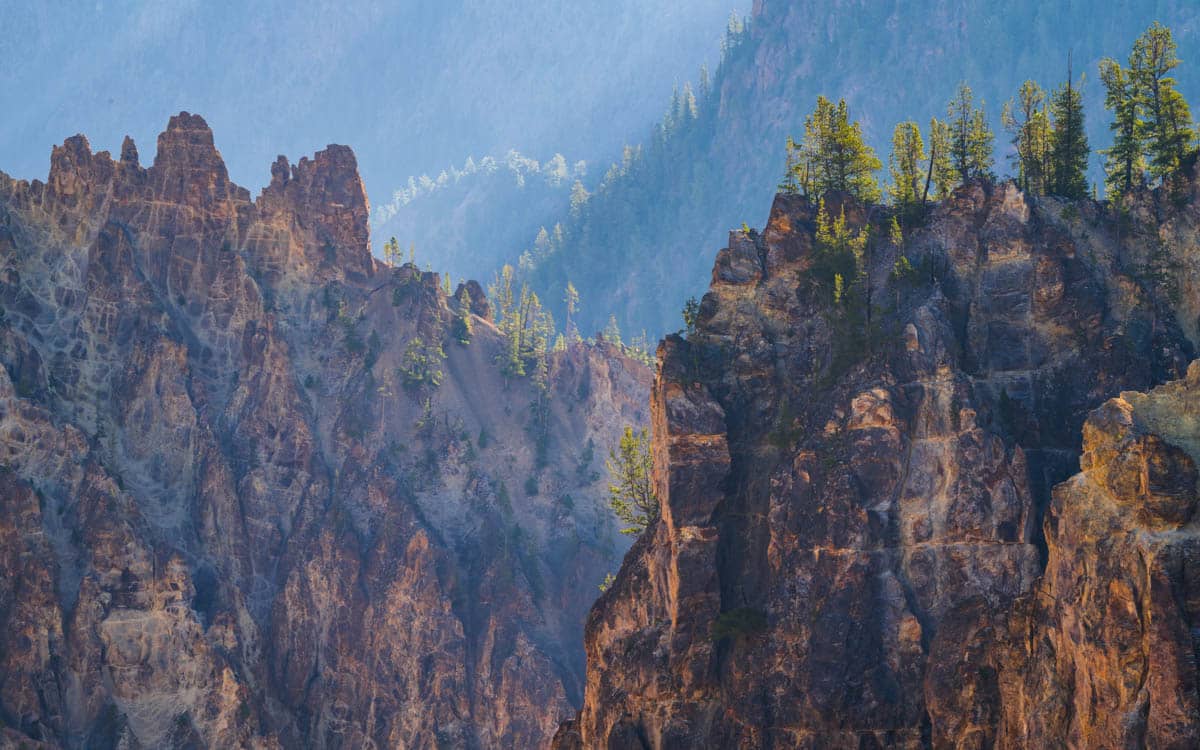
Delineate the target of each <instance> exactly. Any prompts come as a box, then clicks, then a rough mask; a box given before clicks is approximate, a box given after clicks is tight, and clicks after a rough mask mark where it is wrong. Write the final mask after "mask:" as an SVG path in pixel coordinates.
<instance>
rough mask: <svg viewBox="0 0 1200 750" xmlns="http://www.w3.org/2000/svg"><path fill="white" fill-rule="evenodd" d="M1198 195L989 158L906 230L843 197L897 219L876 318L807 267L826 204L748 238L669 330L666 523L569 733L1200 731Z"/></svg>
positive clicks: (651, 541) (870, 217)
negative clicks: (682, 323) (1118, 204)
mask: <svg viewBox="0 0 1200 750" xmlns="http://www.w3.org/2000/svg"><path fill="white" fill-rule="evenodd" d="M1185 192H1186V195H1184V196H1181V197H1176V198H1173V197H1170V196H1168V195H1166V194H1165V193H1163V194H1160V193H1157V192H1156V193H1143V194H1141V195H1138V196H1136V197H1135V198H1134V199H1133V201H1132V202H1131V204H1130V205H1129V206H1128V207H1127V208H1128V210H1127V211H1126V212H1124V214H1123V215H1122V214H1121V213H1118V212H1116V211H1115V210H1113V209H1112V208H1111V207H1108V206H1106V205H1101V204H1096V203H1091V202H1086V201H1084V202H1079V203H1073V204H1072V203H1064V202H1061V201H1057V200H1054V199H1036V198H1031V197H1029V196H1026V195H1023V194H1022V193H1021V192H1020V191H1018V190H1017V189H1016V188H1015V187H1013V186H1012V185H1010V184H1001V185H993V184H988V183H972V184H968V185H966V186H964V187H962V188H961V189H959V190H958V191H957V192H956V194H955V195H954V197H953V198H952V199H951V200H948V201H946V202H945V203H943V204H941V205H938V206H936V207H934V208H933V210H932V212H931V214H930V216H929V217H928V219H927V220H926V221H925V222H924V224H923V226H921V227H919V228H914V229H911V230H910V231H909V232H908V233H907V236H906V237H905V239H904V241H903V244H902V245H901V246H899V247H897V246H895V245H894V244H892V242H890V241H889V240H887V239H886V238H888V236H889V234H888V231H887V230H888V225H887V222H888V221H889V217H888V216H887V214H886V212H885V211H883V210H878V209H870V210H865V209H864V208H863V207H861V206H858V205H856V204H854V203H853V202H852V201H850V200H843V199H840V198H839V197H838V196H829V197H828V199H827V201H828V206H829V209H830V210H831V213H832V214H833V215H835V216H836V215H837V213H838V212H839V210H840V209H841V208H842V207H843V206H844V208H845V211H846V216H847V219H848V221H849V224H850V225H851V226H852V227H854V228H862V227H865V226H866V225H868V224H870V225H872V230H873V231H872V236H873V237H874V238H875V239H874V240H873V241H872V242H871V244H870V245H869V247H868V252H867V254H866V259H867V260H866V269H867V271H866V273H867V279H868V280H869V284H870V287H871V289H872V299H873V300H874V308H873V310H872V324H871V328H870V330H869V333H865V332H864V329H865V325H866V324H865V320H864V319H863V316H861V315H859V316H857V317H856V316H855V315H853V314H851V312H849V311H847V310H846V308H845V307H842V308H840V309H839V308H837V307H836V306H835V304H834V303H833V300H832V294H831V292H830V290H829V289H822V288H814V286H813V285H812V284H811V283H809V281H808V279H809V278H810V277H809V276H808V274H807V271H808V269H809V268H810V266H811V264H812V261H813V257H814V242H815V240H814V234H815V221H816V213H817V211H816V207H815V206H813V205H811V204H809V203H808V202H806V201H805V200H804V199H802V198H798V197H791V196H784V195H781V196H778V197H777V198H776V200H775V204H774V207H773V209H772V212H771V218H770V221H769V223H768V225H767V227H766V229H765V231H764V232H763V233H762V234H761V235H760V234H758V233H750V234H745V233H743V232H734V233H731V235H730V241H729V246H728V247H727V248H725V249H723V250H721V251H720V253H719V254H718V256H717V259H716V263H715V266H714V269H713V275H712V285H711V287H710V289H709V292H708V293H707V294H706V295H705V296H704V299H703V301H702V303H701V312H700V319H699V322H698V325H697V327H696V330H695V332H693V333H691V334H690V335H688V336H687V337H686V338H683V337H680V336H669V337H668V338H667V339H666V340H665V341H664V342H663V343H662V345H661V346H660V349H659V356H660V367H659V372H658V376H657V378H656V381H655V384H654V389H653V395H652V403H651V411H652V417H651V421H652V425H653V431H654V438H653V439H654V446H655V450H656V466H655V469H656V472H655V481H656V485H657V487H658V493H659V498H660V501H661V509H662V514H661V519H660V520H659V521H658V522H657V523H656V524H655V525H654V526H652V527H651V528H650V529H649V530H647V532H646V533H645V534H644V535H643V537H642V538H641V539H640V540H639V541H638V542H637V543H636V544H635V545H634V547H633V549H632V550H631V551H630V553H629V554H628V555H627V557H626V559H625V562H624V564H623V566H622V568H621V571H620V573H619V574H618V575H617V577H616V580H615V582H614V583H613V585H612V586H611V588H610V589H609V590H608V591H607V592H606V593H605V594H604V595H602V596H601V598H600V599H599V600H598V602H597V603H596V605H595V606H594V608H593V610H592V612H591V615H590V616H589V619H588V624H587V629H586V649H587V656H588V671H587V687H586V693H585V698H584V707H583V709H582V711H581V712H580V714H579V716H578V717H577V718H576V719H575V720H573V721H571V722H567V723H565V724H564V725H563V726H562V727H561V728H560V730H559V733H558V735H557V736H556V741H555V746H556V747H558V748H580V747H586V748H602V747H603V748H610V749H614V750H615V749H616V748H655V749H656V750H661V749H663V748H698V747H706V748H709V747H711V748H785V747H786V748H795V747H800V748H882V747H903V748H926V747H935V748H984V747H1006V748H1018V747H1113V748H1126V747H1172V748H1185V747H1195V746H1197V743H1200V700H1198V698H1197V691H1198V689H1200V682H1198V680H1197V668H1196V663H1197V653H1198V640H1197V637H1196V633H1197V632H1200V630H1198V629H1197V628H1200V534H1197V530H1198V527H1197V521H1196V520H1195V517H1194V509H1195V505H1196V500H1197V487H1196V477H1197V474H1196V467H1195V455H1196V451H1197V446H1200V441H1198V440H1197V437H1198V436H1197V422H1196V418H1195V412H1196V411H1197V409H1198V408H1200V406H1198V405H1200V390H1197V389H1198V388H1200V385H1198V384H1200V369H1197V367H1200V366H1195V367H1193V368H1192V370H1191V371H1190V372H1188V369H1187V368H1188V363H1189V362H1190V361H1191V360H1192V358H1193V357H1194V356H1195V354H1196V343H1197V341H1196V321H1197V312H1198V308H1200V296H1197V295H1196V293H1195V289H1196V285H1197V282H1198V281H1200V276H1198V275H1197V268H1196V263H1197V260H1196V259H1197V257H1200V256H1198V255H1197V253H1196V248H1197V246H1198V244H1200V243H1198V240H1200V232H1198V231H1197V226H1198V224H1200V222H1198V220H1200V211H1198V209H1197V208H1196V205H1197V199H1198V198H1200V188H1198V187H1197V183H1196V181H1195V180H1191V181H1189V183H1188V185H1187V189H1186V191H1185ZM901 255H904V256H905V257H906V258H907V259H908V260H909V261H910V262H911V265H912V267H913V268H914V269H915V270H914V271H913V272H911V273H908V274H903V273H901V274H896V273H894V272H893V271H894V268H895V262H896V261H897V260H898V258H899V257H900V256H901ZM1185 372H1188V374H1187V375H1186V377H1185ZM1168 381H1173V382H1171V383H1170V384H1169V385H1163V386H1161V387H1159V388H1157V389H1156V390H1153V391H1150V392H1149V393H1148V394H1146V395H1143V394H1142V393H1138V392H1139V391H1141V392H1144V391H1149V389H1151V388H1153V387H1154V386H1156V385H1159V384H1162V383H1166V382H1168ZM1123 392H1128V393H1125V395H1122V393H1123ZM1110 399H1112V400H1110ZM1089 414H1090V415H1091V416H1090V417H1089ZM1080 469H1082V473H1079V474H1075V473H1076V472H1079V471H1080ZM1073 474H1075V476H1074V478H1072V475H1073Z"/></svg>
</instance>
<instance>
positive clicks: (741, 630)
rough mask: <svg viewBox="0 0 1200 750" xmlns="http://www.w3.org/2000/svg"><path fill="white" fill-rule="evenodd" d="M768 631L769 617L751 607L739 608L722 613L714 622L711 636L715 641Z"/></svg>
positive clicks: (710, 632)
mask: <svg viewBox="0 0 1200 750" xmlns="http://www.w3.org/2000/svg"><path fill="white" fill-rule="evenodd" d="M766 629H767V616H766V615H765V614H764V613H762V612H761V611H759V610H757V609H752V608H751V607H738V608H737V609H731V610H729V611H728V612H722V613H721V614H720V615H718V616H717V619H715V620H713V624H712V629H711V630H710V631H709V634H710V635H711V636H712V639H713V640H714V641H719V640H722V639H725V638H734V639H736V638H741V637H743V636H751V635H755V634H757V633H761V632H763V631H764V630H766Z"/></svg>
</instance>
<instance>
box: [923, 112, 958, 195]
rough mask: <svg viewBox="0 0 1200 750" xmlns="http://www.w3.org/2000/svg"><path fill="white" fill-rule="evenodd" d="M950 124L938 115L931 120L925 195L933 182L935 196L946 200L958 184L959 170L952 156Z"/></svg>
mask: <svg viewBox="0 0 1200 750" xmlns="http://www.w3.org/2000/svg"><path fill="white" fill-rule="evenodd" d="M951 141H952V138H951V133H950V126H949V125H948V124H946V123H944V122H942V121H941V120H939V119H937V118H936V117H934V118H932V119H931V120H930V121H929V171H928V173H927V174H926V185H925V195H927V194H928V192H929V185H930V183H932V185H933V188H934V196H935V197H936V198H937V199H938V200H945V199H946V198H949V197H950V193H951V192H953V191H954V188H955V187H957V186H958V171H957V170H956V169H955V168H954V162H953V161H952V160H951V158H950V148H951Z"/></svg>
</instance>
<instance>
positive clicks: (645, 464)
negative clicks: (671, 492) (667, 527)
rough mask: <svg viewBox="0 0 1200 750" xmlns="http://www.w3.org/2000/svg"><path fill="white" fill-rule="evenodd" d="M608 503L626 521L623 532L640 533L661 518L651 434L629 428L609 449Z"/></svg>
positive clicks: (607, 463)
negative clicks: (655, 485) (613, 447)
mask: <svg viewBox="0 0 1200 750" xmlns="http://www.w3.org/2000/svg"><path fill="white" fill-rule="evenodd" d="M605 465H606V466H607V467H608V475H609V485H608V504H609V506H610V507H611V508H612V509H613V513H615V514H616V515H617V518H619V519H620V520H621V521H622V522H623V523H624V524H625V528H623V529H621V533H622V534H640V533H642V531H644V530H645V528H646V527H647V526H649V525H650V523H651V522H653V521H654V519H656V518H658V497H657V496H656V495H655V493H654V477H653V472H654V457H653V454H652V453H651V450H650V435H649V434H648V433H647V432H646V430H645V429H643V430H642V431H641V432H634V431H633V428H632V427H628V426H627V427H626V428H625V434H624V435H622V436H621V442H620V444H619V445H618V446H617V447H616V448H615V449H610V450H609V452H608V460H607V461H606V462H605Z"/></svg>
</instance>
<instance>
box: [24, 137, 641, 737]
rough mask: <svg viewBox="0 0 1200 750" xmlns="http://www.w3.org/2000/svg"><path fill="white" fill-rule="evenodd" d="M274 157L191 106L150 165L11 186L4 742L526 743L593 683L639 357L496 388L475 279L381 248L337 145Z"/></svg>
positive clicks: (82, 163)
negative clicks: (449, 282)
mask: <svg viewBox="0 0 1200 750" xmlns="http://www.w3.org/2000/svg"><path fill="white" fill-rule="evenodd" d="M271 175H272V180H271V183H270V185H269V186H268V187H267V188H266V189H265V190H263V192H262V194H261V195H260V196H259V197H258V198H257V199H255V200H252V199H251V197H250V195H249V194H248V192H247V191H246V190H244V189H242V188H240V187H238V186H237V185H234V184H233V183H231V182H230V181H229V179H228V175H227V173H226V170H225V167H224V164H223V162H222V160H221V157H220V154H219V153H218V152H217V150H216V148H215V146H214V141H213V134H212V133H211V131H210V130H209V129H208V126H207V125H206V124H205V122H204V120H203V119H201V118H200V117H198V116H195V115H190V114H187V113H182V114H180V115H178V116H176V117H172V118H171V121H170V123H169V125H168V127H167V130H166V132H164V133H163V134H162V135H161V136H160V137H159V141H158V149H157V154H156V155H155V157H154V161H153V164H152V165H151V166H150V167H148V168H143V167H142V166H141V165H140V163H139V156H138V151H137V148H136V147H135V146H134V144H133V143H132V141H128V140H127V141H126V143H125V144H124V146H123V148H122V150H121V155H120V158H119V159H117V160H114V159H112V158H111V157H110V156H109V155H108V154H107V153H104V152H101V153H92V152H91V150H90V148H89V146H88V143H87V141H86V139H84V138H83V137H82V136H76V137H74V138H71V139H68V140H67V141H66V142H65V143H64V144H63V145H62V146H59V147H57V148H55V149H54V152H53V154H52V156H51V169H50V175H49V178H48V179H47V181H46V182H45V183H42V182H40V181H34V182H32V183H25V182H20V181H15V180H11V179H9V178H8V177H6V176H4V175H2V174H0V361H2V362H3V365H4V367H3V368H0V540H2V543H0V720H2V722H3V723H2V725H0V727H2V728H0V746H4V747H8V746H13V747H19V746H21V745H22V743H25V744H28V745H34V744H36V743H38V742H41V743H44V745H45V746H48V747H58V746H63V747H147V748H149V747H300V746H305V747H331V748H332V747H347V748H357V747H364V746H376V747H413V748H419V747H448V746H449V747H499V746H511V747H533V746H538V745H541V744H545V743H547V742H548V741H549V738H550V737H551V735H552V734H553V732H554V731H555V729H556V727H557V726H558V723H559V722H560V721H561V720H562V719H563V718H565V717H567V716H569V715H570V714H571V713H572V711H573V710H574V708H575V707H576V706H578V705H579V702H580V700H581V697H582V690H583V688H582V681H583V670H584V658H583V653H582V647H581V643H582V637H581V635H582V626H583V620H584V617H585V614H586V611H587V608H588V606H589V605H590V604H591V602H592V600H593V599H594V597H595V594H596V593H597V588H596V587H597V584H598V583H599V582H600V581H601V580H603V578H604V576H605V574H606V573H608V572H611V571H614V570H615V569H616V568H617V565H618V564H619V561H620V559H621V555H622V553H623V552H624V550H625V548H626V546H627V543H626V544H623V543H622V540H621V537H620V535H619V534H618V533H617V530H616V528H615V526H614V524H613V522H612V520H611V519H610V517H609V514H608V512H607V510H606V508H605V505H604V492H605V486H604V482H603V481H602V479H601V475H602V473H603V456H604V453H605V450H606V448H607V446H608V445H610V444H611V443H613V442H614V440H615V439H616V437H617V436H618V435H619V434H620V431H621V429H622V428H623V426H624V425H625V424H639V423H645V422H646V421H647V420H648V408H647V404H646V393H647V392H648V390H649V387H650V384H651V373H650V372H649V370H648V369H647V368H645V367H644V366H643V365H641V364H639V363H637V362H635V361H633V360H631V359H629V358H627V357H625V356H623V355H622V354H621V353H620V352H619V351H618V350H617V349H616V348H614V347H611V346H608V345H604V344H600V345H583V344H578V345H572V346H569V347H568V348H567V349H566V350H565V351H561V352H556V353H553V354H552V356H551V360H550V367H549V378H548V380H547V383H548V384H547V387H546V390H545V392H544V393H543V392H540V391H538V390H537V389H536V388H535V386H534V385H533V383H532V382H531V381H530V379H528V378H506V377H504V376H503V374H502V372H501V369H500V368H499V366H498V365H497V364H496V362H497V359H498V357H500V356H501V354H502V353H503V352H504V351H506V348H505V341H504V339H503V337H502V336H501V335H500V333H499V332H498V331H497V329H496V328H495V327H494V326H493V324H492V323H491V312H490V308H489V306H488V303H487V300H486V298H485V297H484V296H483V293H482V289H481V288H480V287H479V285H478V284H476V283H474V282H470V283H467V284H464V285H463V289H464V291H465V292H466V294H465V295H464V299H466V300H467V303H466V306H467V307H468V308H469V310H463V309H461V308H462V307H463V305H460V303H459V301H458V297H457V296H455V297H453V298H452V297H450V296H449V295H447V294H446V293H445V291H444V289H443V284H442V280H441V279H440V278H439V276H438V275H437V274H433V273H425V272H421V271H420V270H418V269H417V268H416V267H415V266H412V265H406V266H403V267H399V268H393V267H390V266H387V265H384V264H381V263H379V262H377V261H376V260H375V259H374V258H372V256H371V253H370V249H369V248H370V245H369V239H370V238H369V227H368V223H367V216H368V204H367V197H366V195H365V193H364V191H363V187H362V182H361V180H360V179H359V176H358V170H357V165H356V163H355V158H354V154H353V153H352V152H351V151H350V149H348V148H346V147H344V146H330V147H328V148H327V149H325V150H324V151H321V152H318V153H317V154H316V155H315V156H314V157H312V158H304V159H301V160H300V161H299V163H298V164H295V165H292V164H289V162H288V161H287V160H286V159H285V158H283V157H280V159H279V160H278V161H277V162H276V163H275V164H274V165H273V166H272V168H271ZM464 316H467V317H470V319H471V321H472V323H473V326H472V327H473V333H472V335H471V337H470V341H469V343H467V344H463V343H461V342H460V341H459V338H460V336H459V335H458V334H456V333H453V331H455V330H457V328H456V325H458V324H459V322H460V321H461V319H462V318H463V317H464ZM413 352H416V353H419V354H421V355H423V356H425V358H426V359H425V361H426V362H427V363H428V365H427V367H425V368H424V369H421V368H416V367H415V366H414V359H413V357H412V353H413ZM418 370H419V371H418ZM418 376H419V377H418ZM535 402H537V403H539V404H543V405H545V406H544V409H542V410H540V411H539V414H540V415H541V418H540V419H538V420H535V419H534V413H533V409H532V405H533V404H534V403H535Z"/></svg>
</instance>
